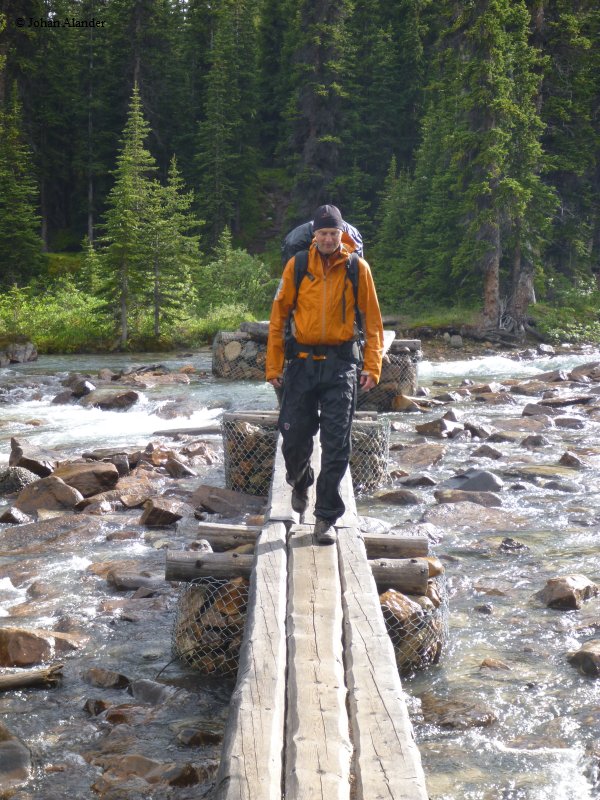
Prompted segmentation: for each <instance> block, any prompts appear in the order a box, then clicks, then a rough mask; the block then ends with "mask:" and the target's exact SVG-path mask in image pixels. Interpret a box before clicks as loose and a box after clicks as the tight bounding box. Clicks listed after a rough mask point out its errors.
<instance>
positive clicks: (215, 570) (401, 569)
mask: <svg viewBox="0 0 600 800" xmlns="http://www.w3.org/2000/svg"><path fill="white" fill-rule="evenodd" d="M253 565H254V556H250V555H242V554H238V553H195V552H189V551H186V550H167V561H166V566H165V580H167V581H193V580H196V578H205V577H209V576H210V577H214V578H233V577H236V578H237V577H242V578H248V577H249V576H250V574H251V572H252V567H253ZM369 566H370V567H371V569H372V572H373V577H374V579H375V583H377V584H378V585H380V586H385V587H386V588H394V589H398V590H399V591H401V592H405V593H406V594H416V595H423V594H425V593H426V592H427V581H428V579H429V565H428V563H427V561H425V560H424V559H421V558H399V559H391V558H381V559H377V560H375V561H369Z"/></svg>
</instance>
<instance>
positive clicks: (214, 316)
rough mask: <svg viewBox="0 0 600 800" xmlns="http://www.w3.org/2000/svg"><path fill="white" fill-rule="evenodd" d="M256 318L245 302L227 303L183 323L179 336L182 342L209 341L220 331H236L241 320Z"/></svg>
mask: <svg viewBox="0 0 600 800" xmlns="http://www.w3.org/2000/svg"><path fill="white" fill-rule="evenodd" d="M254 320H255V317H254V316H253V315H252V314H251V312H250V311H248V309H247V307H246V306H245V305H244V304H243V303H226V304H224V305H219V306H216V307H215V308H211V309H209V311H207V312H206V314H204V315H203V316H201V317H196V318H195V319H193V320H190V321H188V322H187V323H186V324H185V325H182V326H181V328H180V332H179V333H178V336H179V337H181V342H186V343H190V342H191V343H204V342H209V341H211V339H213V338H214V336H215V335H216V334H217V333H218V332H219V331H234V330H236V329H237V328H238V327H239V325H240V323H241V322H245V321H251V322H253V321H254Z"/></svg>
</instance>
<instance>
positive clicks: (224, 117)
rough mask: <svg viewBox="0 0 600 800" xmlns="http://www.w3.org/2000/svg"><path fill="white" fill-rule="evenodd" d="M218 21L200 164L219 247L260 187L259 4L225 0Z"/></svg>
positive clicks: (210, 230)
mask: <svg viewBox="0 0 600 800" xmlns="http://www.w3.org/2000/svg"><path fill="white" fill-rule="evenodd" d="M215 23H216V28H215V36H214V43H213V48H212V51H211V55H210V71H209V74H208V76H207V88H206V108H205V119H204V120H203V121H202V122H201V123H200V125H199V133H198V155H197V160H196V165H197V169H198V175H199V181H198V182H199V186H200V191H199V200H200V203H199V210H200V214H201V216H202V217H203V218H205V219H206V222H207V231H206V237H207V240H208V243H209V244H213V245H214V243H215V242H216V241H217V239H218V237H219V234H220V233H221V231H222V230H223V228H224V227H225V226H227V227H229V228H231V229H232V230H233V232H234V233H237V232H238V231H239V230H240V225H241V216H242V214H243V213H244V209H245V208H247V205H248V204H249V201H250V199H251V198H252V196H253V191H254V188H255V186H256V149H255V128H254V119H255V115H256V31H255V19H254V6H253V4H252V3H251V2H250V0H223V2H222V3H221V5H220V7H219V8H218V10H217V12H216V17H215Z"/></svg>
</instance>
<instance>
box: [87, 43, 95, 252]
mask: <svg viewBox="0 0 600 800" xmlns="http://www.w3.org/2000/svg"><path fill="white" fill-rule="evenodd" d="M92 31H93V28H90V36H89V45H90V49H89V64H88V68H89V83H88V130H87V135H88V174H87V183H88V192H87V204H88V208H87V236H88V241H89V242H90V243H92V242H93V241H94V173H93V168H92V164H93V163H94V162H93V155H94V152H93V136H94V117H93V114H92V104H93V100H94V80H93V75H94V45H93V33H92Z"/></svg>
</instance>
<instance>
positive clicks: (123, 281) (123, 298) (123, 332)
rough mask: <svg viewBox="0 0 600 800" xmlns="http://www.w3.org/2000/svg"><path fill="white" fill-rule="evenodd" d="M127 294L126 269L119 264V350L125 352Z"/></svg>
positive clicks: (127, 332) (127, 333)
mask: <svg viewBox="0 0 600 800" xmlns="http://www.w3.org/2000/svg"><path fill="white" fill-rule="evenodd" d="M127 294H128V283H127V267H126V265H125V264H121V339H120V342H119V346H120V349H121V350H125V348H126V347H127V339H128V336H129V331H128V330H127Z"/></svg>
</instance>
